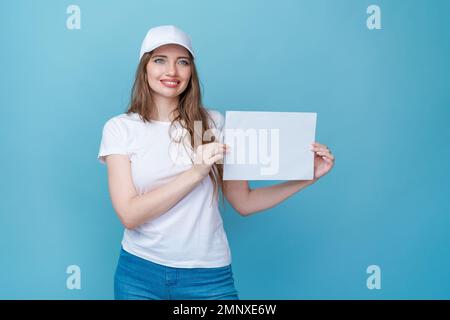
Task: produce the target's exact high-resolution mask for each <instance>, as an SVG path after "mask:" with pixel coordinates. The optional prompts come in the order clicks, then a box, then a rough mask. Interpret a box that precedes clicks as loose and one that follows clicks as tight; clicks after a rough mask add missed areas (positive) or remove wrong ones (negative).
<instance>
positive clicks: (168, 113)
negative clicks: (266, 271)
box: [98, 26, 334, 299]
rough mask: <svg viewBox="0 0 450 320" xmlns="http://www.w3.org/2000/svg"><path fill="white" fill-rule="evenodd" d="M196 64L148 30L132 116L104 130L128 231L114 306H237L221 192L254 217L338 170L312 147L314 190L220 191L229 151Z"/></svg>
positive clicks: (182, 38)
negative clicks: (134, 302) (220, 302)
mask: <svg viewBox="0 0 450 320" xmlns="http://www.w3.org/2000/svg"><path fill="white" fill-rule="evenodd" d="M194 60H195V54H194V51H193V49H192V45H191V41H190V38H189V36H188V35H187V34H186V33H184V32H183V31H182V30H180V29H178V28H177V27H175V26H159V27H155V28H152V29H150V30H149V32H148V33H147V35H146V37H145V39H144V41H143V43H142V47H141V54H140V62H139V65H138V68H137V71H136V78H135V82H134V85H133V90H132V95H131V103H130V106H129V108H128V110H127V112H126V113H124V114H121V115H118V116H115V117H113V118H111V119H109V120H108V121H107V122H106V124H105V126H104V128H103V136H102V141H101V145H100V151H99V154H98V159H99V161H101V162H102V163H105V164H106V165H107V171H108V185H109V192H110V196H111V200H112V205H113V207H114V210H115V211H116V212H117V214H118V216H119V218H120V220H121V222H122V223H123V225H124V226H125V231H124V236H123V240H122V248H121V253H120V257H119V261H118V265H117V269H116V273H115V279H114V293H115V298H116V299H238V293H237V291H236V288H235V286H234V279H233V272H232V268H231V253H230V248H229V245H228V240H227V236H226V234H225V231H224V228H223V223H222V218H221V215H220V211H219V208H218V193H219V190H221V191H222V193H223V195H224V196H225V198H226V199H227V200H228V201H229V203H230V204H231V205H232V206H233V208H234V209H235V210H236V211H237V212H239V214H241V215H242V216H248V215H250V214H252V213H255V212H258V211H261V210H264V209H267V208H271V207H273V206H275V205H277V204H278V203H280V202H282V201H283V200H285V199H287V198H288V197H289V196H291V195H292V194H294V193H295V192H297V191H299V190H301V189H303V188H305V187H306V186H308V185H310V184H312V183H314V182H315V181H317V179H319V178H320V177H321V176H323V175H325V174H326V173H328V172H329V171H330V170H331V168H332V167H333V165H334V156H333V155H332V154H331V152H330V150H329V149H328V148H327V147H326V146H324V145H321V144H319V143H315V144H313V145H312V149H311V150H312V151H313V152H315V160H314V179H313V180H305V181H288V182H285V183H281V184H278V185H274V186H270V187H265V188H258V189H252V190H251V189H250V188H249V185H248V181H223V179H222V177H223V164H221V163H223V162H222V159H223V157H224V154H225V153H226V152H227V146H225V145H224V144H223V143H221V142H220V138H218V136H217V135H216V136H214V137H213V138H212V139H206V140H205V138H204V137H203V136H201V135H202V133H203V132H204V131H207V130H208V129H217V130H218V131H219V132H220V130H222V127H223V125H224V117H223V116H222V115H221V114H220V113H219V112H217V111H215V110H210V109H205V107H204V106H203V105H202V101H201V92H200V86H199V80H198V76H197V70H196V67H195V63H194ZM195 123H197V124H198V123H200V127H201V131H202V132H200V133H199V132H197V131H198V130H197V129H196V128H198V126H197V127H195ZM174 129H175V130H174ZM194 129H196V130H194ZM180 130H181V131H180ZM174 132H175V133H176V134H174ZM180 132H183V133H185V134H181V136H180V134H179V133H180ZM216 132H217V131H216ZM211 141H212V142H211ZM180 159H182V160H183V159H184V160H183V161H179V160H180ZM186 159H189V161H186Z"/></svg>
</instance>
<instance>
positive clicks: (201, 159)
mask: <svg viewBox="0 0 450 320" xmlns="http://www.w3.org/2000/svg"><path fill="white" fill-rule="evenodd" d="M225 152H226V153H228V152H229V148H228V147H227V145H226V144H224V143H219V142H211V143H206V144H201V145H199V146H198V147H197V151H196V152H195V159H194V166H193V167H192V169H193V170H194V171H196V172H197V173H199V174H200V175H201V176H202V177H206V176H207V175H208V174H209V171H210V170H211V167H212V166H213V164H214V163H215V162H217V161H219V160H220V161H221V162H220V163H223V161H222V160H223V158H224V153H225Z"/></svg>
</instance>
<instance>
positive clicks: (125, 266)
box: [114, 248, 239, 300]
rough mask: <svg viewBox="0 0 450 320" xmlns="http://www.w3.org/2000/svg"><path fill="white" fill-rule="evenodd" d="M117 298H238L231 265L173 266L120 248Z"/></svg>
mask: <svg viewBox="0 0 450 320" xmlns="http://www.w3.org/2000/svg"><path fill="white" fill-rule="evenodd" d="M114 297H115V299H116V300H172V299H173V300H197V299H199V300H215V299H218V300H239V298H238V293H237V291H236V289H235V287H234V279H233V271H232V269H231V264H230V265H228V266H225V267H219V268H173V267H169V266H164V265H161V264H157V263H154V262H151V261H148V260H145V259H142V258H140V257H137V256H135V255H133V254H131V253H129V252H127V251H125V250H124V249H123V248H122V249H121V251H120V257H119V262H118V264H117V269H116V273H115V276H114Z"/></svg>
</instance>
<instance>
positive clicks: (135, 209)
mask: <svg viewBox="0 0 450 320" xmlns="http://www.w3.org/2000/svg"><path fill="white" fill-rule="evenodd" d="M203 178H204V177H202V176H201V175H199V174H198V173H196V172H195V171H194V170H192V169H190V170H187V171H185V172H183V173H181V174H180V175H178V176H177V177H176V178H175V179H174V180H172V181H170V182H169V183H167V184H165V185H163V186H161V187H159V188H157V189H155V190H152V191H149V192H147V193H144V194H142V195H138V196H135V197H134V198H132V199H131V200H130V202H129V206H128V210H127V211H128V212H127V214H126V215H127V217H126V218H127V223H126V227H127V228H128V229H133V228H135V227H137V226H139V225H141V224H143V223H144V222H147V221H149V220H152V219H155V218H157V217H159V216H161V215H162V214H164V213H165V212H166V211H168V210H169V209H170V208H172V207H173V206H174V205H175V204H176V203H177V202H179V201H180V200H181V199H182V198H183V197H185V196H186V195H187V194H188V193H189V192H191V191H192V190H193V189H194V188H195V187H196V186H197V185H198V184H199V183H200V182H201V181H202V180H203Z"/></svg>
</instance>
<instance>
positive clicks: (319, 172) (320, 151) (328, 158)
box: [311, 143, 335, 179]
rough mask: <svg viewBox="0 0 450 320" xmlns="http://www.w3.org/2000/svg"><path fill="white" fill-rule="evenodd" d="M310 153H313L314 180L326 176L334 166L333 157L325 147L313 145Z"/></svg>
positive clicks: (317, 144) (318, 144)
mask: <svg viewBox="0 0 450 320" xmlns="http://www.w3.org/2000/svg"><path fill="white" fill-rule="evenodd" d="M311 151H313V152H314V179H319V178H320V177H322V176H324V175H326V174H327V173H328V172H329V171H330V170H331V168H333V166H334V159H335V158H334V156H333V154H332V153H331V151H330V149H328V147H327V146H325V145H323V144H320V143H313V144H312V145H311Z"/></svg>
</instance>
